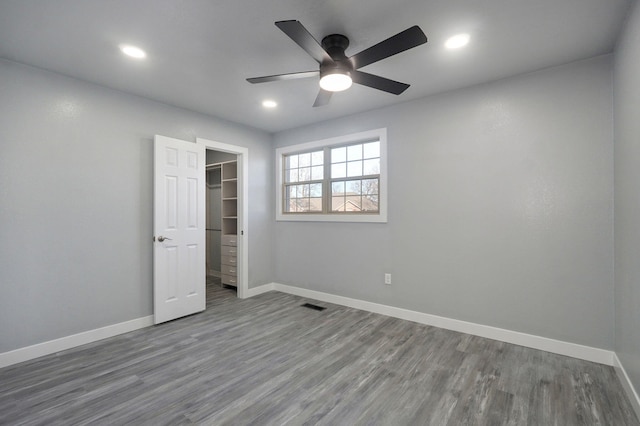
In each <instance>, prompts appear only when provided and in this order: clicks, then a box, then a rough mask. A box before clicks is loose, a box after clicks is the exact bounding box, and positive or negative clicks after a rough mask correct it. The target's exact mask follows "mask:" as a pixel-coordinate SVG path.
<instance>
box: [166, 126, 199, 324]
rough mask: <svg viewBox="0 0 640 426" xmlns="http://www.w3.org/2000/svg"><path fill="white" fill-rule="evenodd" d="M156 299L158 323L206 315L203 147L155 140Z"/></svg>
mask: <svg viewBox="0 0 640 426" xmlns="http://www.w3.org/2000/svg"><path fill="white" fill-rule="evenodd" d="M154 142H155V143H154V200H153V202H154V208H153V214H154V219H153V235H154V242H153V244H154V247H153V300H154V309H153V312H154V322H155V323H156V324H158V323H161V322H165V321H170V320H172V319H176V318H180V317H183V316H185V315H190V314H193V313H196V312H201V311H204V309H205V303H206V295H205V285H206V276H205V268H206V265H205V253H206V252H205V186H206V185H205V148H204V146H202V145H200V144H195V143H192V142H187V141H182V140H178V139H172V138H168V137H165V136H159V135H156V136H155V140H154Z"/></svg>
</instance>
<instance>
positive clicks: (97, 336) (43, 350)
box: [0, 315, 153, 368]
mask: <svg viewBox="0 0 640 426" xmlns="http://www.w3.org/2000/svg"><path fill="white" fill-rule="evenodd" d="M150 325H153V315H150V316H148V317H142V318H137V319H134V320H131V321H125V322H121V323H119V324H113V325H108V326H106V327H102V328H96V329H95V330H89V331H84V332H82V333H78V334H73V335H71V336H65V337H61V338H59V339H55V340H49V341H48V342H43V343H38V344H36V345H32V346H27V347H24V348H20V349H16V350H13V351H9V352H4V353H1V354H0V368H2V367H7V366H9V365H13V364H18V363H20V362H24V361H29V360H31V359H34V358H38V357H41V356H44V355H50V354H53V353H56V352H60V351H64V350H67V349H71V348H75V347H76V346H80V345H86V344H87V343H92V342H96V341H98V340H102V339H106V338H107V337H113V336H117V335H118V334H124V333H128V332H130V331H134V330H138V329H140V328H144V327H148V326H150Z"/></svg>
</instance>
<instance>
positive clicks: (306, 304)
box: [300, 303, 327, 311]
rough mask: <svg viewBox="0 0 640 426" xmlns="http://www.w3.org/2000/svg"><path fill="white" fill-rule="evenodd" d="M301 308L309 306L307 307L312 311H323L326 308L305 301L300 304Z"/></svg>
mask: <svg viewBox="0 0 640 426" xmlns="http://www.w3.org/2000/svg"><path fill="white" fill-rule="evenodd" d="M300 306H302V307H303V308H309V309H313V310H314V311H324V310H325V309H327V308H324V307H322V306H318V305H313V304H311V303H305V304H304V305H300Z"/></svg>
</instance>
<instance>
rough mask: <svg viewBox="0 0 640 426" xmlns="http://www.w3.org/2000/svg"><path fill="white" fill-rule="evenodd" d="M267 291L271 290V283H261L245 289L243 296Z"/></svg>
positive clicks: (251, 295)
mask: <svg viewBox="0 0 640 426" xmlns="http://www.w3.org/2000/svg"><path fill="white" fill-rule="evenodd" d="M269 291H273V283H269V284H263V285H260V286H258V287H253V288H250V289H247V291H245V292H244V298H245V299H246V298H247V297H253V296H257V295H259V294H262V293H267V292H269Z"/></svg>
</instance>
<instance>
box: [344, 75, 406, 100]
mask: <svg viewBox="0 0 640 426" xmlns="http://www.w3.org/2000/svg"><path fill="white" fill-rule="evenodd" d="M351 79H352V80H353V82H354V83H358V84H362V85H363V86H368V87H372V88H374V89H378V90H382V91H383V92H389V93H393V94H394V95H399V94H400V93H402V92H404V91H405V90H407V89H408V88H409V84H406V83H400V82H399V81H395V80H389V79H388V78H384V77H380V76H378V75H373V74H369V73H366V72H362V71H357V70H354V71H352V72H351Z"/></svg>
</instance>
